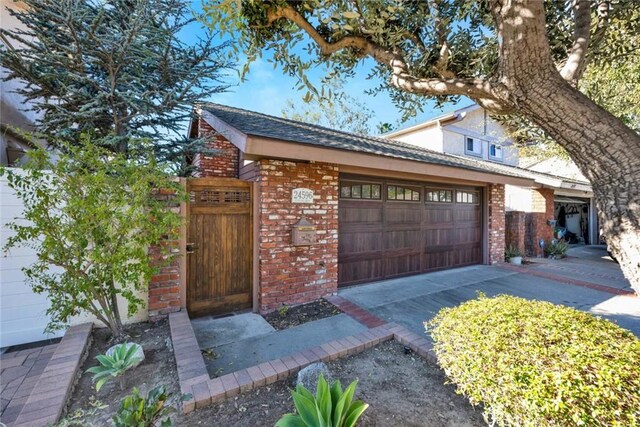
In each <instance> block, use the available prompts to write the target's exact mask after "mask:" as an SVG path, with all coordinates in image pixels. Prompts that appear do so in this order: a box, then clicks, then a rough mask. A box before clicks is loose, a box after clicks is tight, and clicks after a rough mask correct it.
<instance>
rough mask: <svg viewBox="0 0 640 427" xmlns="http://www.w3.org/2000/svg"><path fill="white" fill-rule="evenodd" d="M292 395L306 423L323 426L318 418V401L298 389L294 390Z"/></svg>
mask: <svg viewBox="0 0 640 427" xmlns="http://www.w3.org/2000/svg"><path fill="white" fill-rule="evenodd" d="M291 396H292V397H293V403H294V405H295V407H296V410H297V411H298V414H300V418H302V420H303V421H304V422H305V424H306V425H307V426H309V427H322V424H321V422H320V420H319V419H318V411H317V406H316V402H315V401H314V400H313V399H309V398H308V397H305V396H304V395H302V394H300V393H298V392H296V391H294V392H292V393H291Z"/></svg>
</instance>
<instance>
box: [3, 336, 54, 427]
mask: <svg viewBox="0 0 640 427" xmlns="http://www.w3.org/2000/svg"><path fill="white" fill-rule="evenodd" d="M56 346H57V344H51V345H47V346H44V347H38V348H31V349H28V350H21V351H15V352H13V353H7V354H3V355H2V356H0V365H1V367H0V390H2V391H1V392H0V399H1V401H2V407H1V408H0V421H2V422H3V423H4V424H6V425H7V426H10V425H13V424H14V423H15V422H16V420H17V419H18V415H20V411H21V410H22V407H23V406H24V404H25V403H27V399H28V398H29V395H30V394H31V390H32V389H33V386H34V385H35V384H36V382H37V381H38V378H39V377H40V374H42V372H44V369H45V368H46V367H47V363H48V362H49V360H50V359H51V356H52V355H53V352H54V351H55V349H56Z"/></svg>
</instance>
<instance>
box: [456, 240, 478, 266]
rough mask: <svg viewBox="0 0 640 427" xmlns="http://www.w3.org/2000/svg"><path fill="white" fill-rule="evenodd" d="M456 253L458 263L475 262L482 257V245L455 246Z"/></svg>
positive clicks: (467, 263)
mask: <svg viewBox="0 0 640 427" xmlns="http://www.w3.org/2000/svg"><path fill="white" fill-rule="evenodd" d="M456 252H457V254H458V259H457V264H458V265H469V264H477V263H478V259H479V258H481V257H482V247H481V245H480V244H475V245H461V246H458V247H457V248H456Z"/></svg>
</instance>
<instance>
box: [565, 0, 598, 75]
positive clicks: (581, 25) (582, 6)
mask: <svg viewBox="0 0 640 427" xmlns="http://www.w3.org/2000/svg"><path fill="white" fill-rule="evenodd" d="M589 3H590V2H589V0H574V2H573V16H574V21H575V27H574V30H573V46H571V50H570V51H569V55H568V56H567V62H566V63H565V64H564V66H563V67H562V69H561V70H560V75H561V76H562V78H563V79H565V80H566V81H568V82H569V83H571V84H572V85H574V86H575V85H576V84H577V83H578V80H579V79H580V77H581V76H582V73H583V72H584V70H585V68H586V65H587V50H588V48H589V40H590V38H591V10H590V4H589Z"/></svg>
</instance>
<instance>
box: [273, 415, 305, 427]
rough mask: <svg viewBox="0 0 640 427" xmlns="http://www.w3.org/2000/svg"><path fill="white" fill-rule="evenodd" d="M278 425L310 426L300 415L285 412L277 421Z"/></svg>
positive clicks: (287, 426)
mask: <svg viewBox="0 0 640 427" xmlns="http://www.w3.org/2000/svg"><path fill="white" fill-rule="evenodd" d="M276 427H308V426H307V424H305V422H304V421H302V418H300V416H299V415H294V414H285V415H283V417H282V418H280V420H279V421H278V422H277V423H276Z"/></svg>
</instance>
